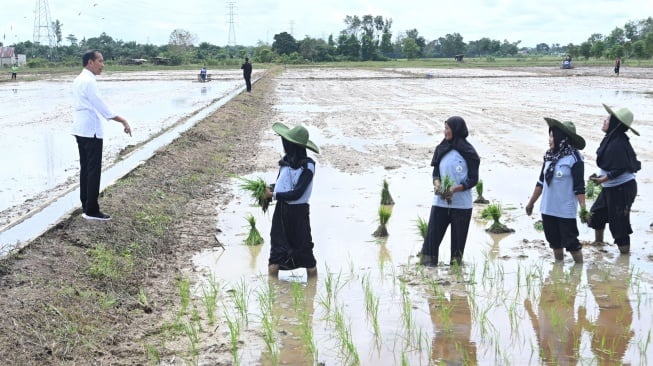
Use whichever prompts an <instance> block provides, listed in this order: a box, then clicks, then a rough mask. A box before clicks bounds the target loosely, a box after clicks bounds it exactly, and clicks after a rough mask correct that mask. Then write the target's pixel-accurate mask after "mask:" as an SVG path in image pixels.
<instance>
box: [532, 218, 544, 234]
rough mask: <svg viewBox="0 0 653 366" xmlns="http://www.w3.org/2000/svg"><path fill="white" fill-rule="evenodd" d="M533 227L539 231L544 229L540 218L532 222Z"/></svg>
mask: <svg viewBox="0 0 653 366" xmlns="http://www.w3.org/2000/svg"><path fill="white" fill-rule="evenodd" d="M533 227H534V228H535V230H537V231H540V232H541V231H544V225H543V224H542V220H537V221H535V223H534V224H533Z"/></svg>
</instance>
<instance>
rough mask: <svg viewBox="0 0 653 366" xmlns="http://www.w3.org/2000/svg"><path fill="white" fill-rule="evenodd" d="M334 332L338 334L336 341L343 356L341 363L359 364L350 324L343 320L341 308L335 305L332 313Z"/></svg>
mask: <svg viewBox="0 0 653 366" xmlns="http://www.w3.org/2000/svg"><path fill="white" fill-rule="evenodd" d="M333 319H334V323H335V329H336V333H337V335H338V342H339V343H340V349H341V351H342V357H343V358H344V362H343V364H346V365H360V357H359V355H358V350H357V349H356V345H355V344H354V340H353V338H352V334H351V325H348V324H347V323H346V321H345V316H344V312H343V308H341V307H337V308H336V309H335V311H334V315H333Z"/></svg>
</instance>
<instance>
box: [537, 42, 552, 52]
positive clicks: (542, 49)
mask: <svg viewBox="0 0 653 366" xmlns="http://www.w3.org/2000/svg"><path fill="white" fill-rule="evenodd" d="M535 50H536V51H537V52H539V53H544V54H548V53H549V45H548V44H546V43H539V44H538V45H537V46H535Z"/></svg>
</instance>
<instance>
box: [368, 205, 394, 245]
mask: <svg viewBox="0 0 653 366" xmlns="http://www.w3.org/2000/svg"><path fill="white" fill-rule="evenodd" d="M378 213H379V227H378V228H377V229H376V231H374V233H373V234H372V235H374V236H375V237H377V238H383V237H386V236H388V228H387V226H386V225H387V223H388V221H390V216H392V209H390V208H388V206H380V207H379V211H378Z"/></svg>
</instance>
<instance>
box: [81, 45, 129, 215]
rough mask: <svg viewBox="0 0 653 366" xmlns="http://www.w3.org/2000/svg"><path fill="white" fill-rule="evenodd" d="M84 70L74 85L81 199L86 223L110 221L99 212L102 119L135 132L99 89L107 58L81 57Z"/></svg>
mask: <svg viewBox="0 0 653 366" xmlns="http://www.w3.org/2000/svg"><path fill="white" fill-rule="evenodd" d="M82 66H83V67H84V69H83V70H82V72H81V73H80V74H79V75H78V76H77V77H76V78H75V81H74V82H73V97H74V104H73V129H72V134H73V135H74V136H75V139H76V140H77V148H78V149H79V166H80V172H79V198H80V200H81V201H82V210H83V212H84V213H83V214H82V217H84V218H85V219H87V220H101V221H107V220H111V216H110V215H107V214H106V213H103V212H102V211H100V205H99V203H98V197H99V195H100V177H101V174H102V139H103V138H104V130H103V124H102V119H101V118H100V117H102V118H104V119H106V120H110V119H111V120H114V121H117V122H120V123H121V124H122V126H123V128H124V131H125V133H126V134H129V136H131V134H132V130H131V127H130V126H129V123H128V122H127V120H126V119H125V118H123V117H121V116H119V115H117V114H115V113H113V112H112V111H111V110H110V109H109V107H108V106H107V105H106V104H105V103H104V101H103V100H102V98H101V96H100V92H99V90H98V87H97V81H96V78H95V77H96V76H97V75H100V74H101V73H102V70H103V69H104V58H103V57H102V53H100V51H98V50H91V51H87V52H86V53H84V55H83V56H82Z"/></svg>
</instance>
